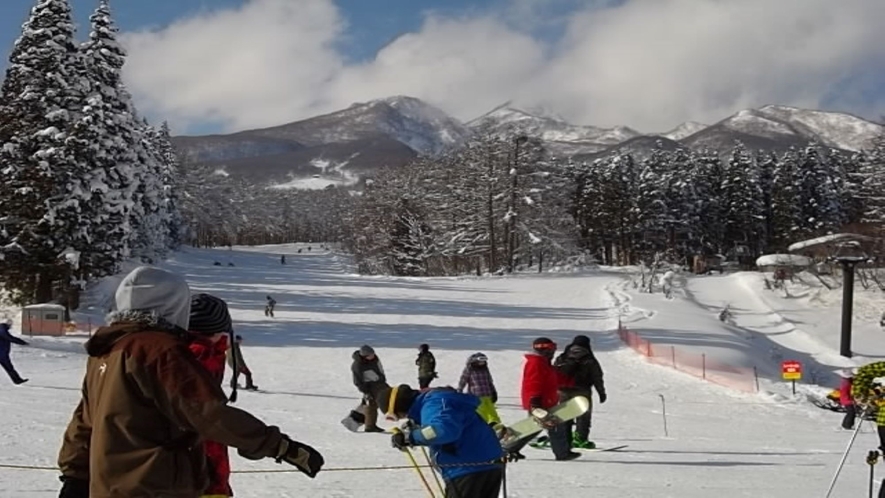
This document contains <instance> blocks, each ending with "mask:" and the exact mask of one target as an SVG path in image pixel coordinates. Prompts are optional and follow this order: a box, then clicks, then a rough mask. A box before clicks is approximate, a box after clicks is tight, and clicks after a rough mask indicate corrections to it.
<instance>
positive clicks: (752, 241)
mask: <svg viewBox="0 0 885 498" xmlns="http://www.w3.org/2000/svg"><path fill="white" fill-rule="evenodd" d="M722 196H723V197H722V198H723V207H724V212H723V219H724V222H725V242H726V245H727V247H728V248H733V247H736V246H744V247H746V248H747V250H748V251H749V254H746V256H756V255H758V254H759V252H760V250H761V247H760V245H759V235H760V234H761V233H762V232H763V228H764V227H763V225H762V219H763V214H762V213H763V209H762V189H761V188H760V182H759V169H758V166H757V164H756V161H755V160H754V159H753V156H751V155H750V153H749V152H748V151H747V149H746V147H744V144H742V143H740V142H737V143H736V144H735V146H734V149H733V150H732V154H731V158H730V159H729V161H728V166H727V167H726V168H725V175H724V179H723V182H722Z"/></svg>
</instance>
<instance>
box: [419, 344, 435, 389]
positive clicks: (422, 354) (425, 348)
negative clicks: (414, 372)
mask: <svg viewBox="0 0 885 498" xmlns="http://www.w3.org/2000/svg"><path fill="white" fill-rule="evenodd" d="M415 365H418V387H419V388H421V389H427V388H428V387H429V386H430V383H431V382H433V379H435V378H437V377H439V375H437V373H436V358H435V357H434V356H433V353H431V352H430V346H429V345H427V344H422V345H420V346H418V358H417V359H415Z"/></svg>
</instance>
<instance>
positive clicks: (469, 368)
mask: <svg viewBox="0 0 885 498" xmlns="http://www.w3.org/2000/svg"><path fill="white" fill-rule="evenodd" d="M465 387H466V388H467V392H468V393H470V394H472V395H474V396H476V397H477V398H479V401H480V403H479V408H477V409H476V411H477V413H479V415H480V416H481V417H482V419H483V420H485V421H486V423H487V424H489V425H491V426H493V427H494V426H497V425H499V424H500V423H501V417H499V416H498V410H497V408H495V403H497V402H498V390H497V389H495V381H494V380H492V373H491V372H489V359H488V357H486V355H484V354H482V353H474V354H472V355H470V357H469V358H467V365H466V366H465V367H464V371H463V372H462V373H461V380H459V381H458V392H464V388H465Z"/></svg>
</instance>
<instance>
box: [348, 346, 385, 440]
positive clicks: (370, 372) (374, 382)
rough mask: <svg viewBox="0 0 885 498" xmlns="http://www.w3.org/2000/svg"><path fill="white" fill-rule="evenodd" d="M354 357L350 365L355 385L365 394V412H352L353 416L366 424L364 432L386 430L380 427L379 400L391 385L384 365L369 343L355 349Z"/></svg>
mask: <svg viewBox="0 0 885 498" xmlns="http://www.w3.org/2000/svg"><path fill="white" fill-rule="evenodd" d="M352 357H353V364H352V365H351V366H350V371H351V373H352V374H353V385H354V386H356V388H357V389H358V390H359V392H360V393H362V395H363V399H362V401H361V407H362V410H361V411H362V412H363V413H359V412H356V413H354V412H351V417H352V418H354V419H355V420H356V421H357V422H358V424H361V425H365V428H364V429H363V431H364V432H384V429H381V428H380V427H378V409H379V408H378V402H377V399H378V395H379V393H380V392H381V391H383V390H384V389H388V388H389V387H390V386H389V385H388V384H387V376H386V375H385V374H384V366H383V365H381V360H380V359H379V358H378V356H377V355H375V350H374V349H372V346H369V345H368V344H364V345H363V346H361V347H360V348H359V349H358V350H356V351H354V352H353V355H352ZM361 418H362V420H360V419H361Z"/></svg>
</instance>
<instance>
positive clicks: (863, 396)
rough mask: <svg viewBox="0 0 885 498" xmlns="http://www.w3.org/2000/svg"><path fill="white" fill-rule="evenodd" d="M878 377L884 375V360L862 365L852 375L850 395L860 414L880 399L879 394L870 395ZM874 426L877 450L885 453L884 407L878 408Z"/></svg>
mask: <svg viewBox="0 0 885 498" xmlns="http://www.w3.org/2000/svg"><path fill="white" fill-rule="evenodd" d="M879 377H885V361H878V362H876V363H870V364H869V365H865V366H862V367H860V368H859V369H858V370H857V374H856V375H855V376H854V382H852V383H851V397H852V398H854V402H855V403H856V404H857V405H858V406H857V407H856V408H855V409H856V410H857V412H858V414H859V415H861V416H863V414H864V411H865V408H866V407H868V406H870V405H877V404H878V403H879V401H880V398H879V396H877V395H871V390H872V389H873V381H874V380H876V379H877V378H879ZM876 426H877V428H878V433H879V450H880V451H882V452H883V453H885V409H880V410H879V414H878V415H877V416H876Z"/></svg>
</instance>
